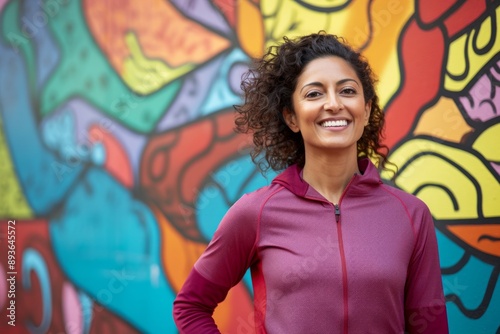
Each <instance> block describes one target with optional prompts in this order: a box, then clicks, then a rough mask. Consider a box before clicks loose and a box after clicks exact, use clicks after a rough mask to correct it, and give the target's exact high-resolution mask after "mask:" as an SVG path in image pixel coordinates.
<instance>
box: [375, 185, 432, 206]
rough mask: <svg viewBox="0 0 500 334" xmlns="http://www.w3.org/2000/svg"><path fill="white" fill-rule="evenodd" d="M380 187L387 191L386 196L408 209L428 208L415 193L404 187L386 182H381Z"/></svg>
mask: <svg viewBox="0 0 500 334" xmlns="http://www.w3.org/2000/svg"><path fill="white" fill-rule="evenodd" d="M382 189H383V190H384V191H385V192H386V193H387V195H388V196H391V197H393V198H394V199H395V200H397V201H398V202H400V203H401V204H402V205H404V206H405V207H407V208H409V209H415V210H425V211H427V210H429V208H428V206H427V204H426V203H425V202H424V201H423V200H422V199H420V198H418V197H417V196H416V195H414V194H412V193H410V192H407V191H406V190H404V189H401V188H398V187H396V186H395V185H391V184H387V183H383V184H382Z"/></svg>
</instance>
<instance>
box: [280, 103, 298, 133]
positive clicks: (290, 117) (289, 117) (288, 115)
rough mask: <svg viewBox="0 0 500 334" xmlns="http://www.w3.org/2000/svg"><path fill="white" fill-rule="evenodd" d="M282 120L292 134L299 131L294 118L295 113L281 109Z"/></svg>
mask: <svg viewBox="0 0 500 334" xmlns="http://www.w3.org/2000/svg"><path fill="white" fill-rule="evenodd" d="M282 113H283V118H284V119H285V123H286V125H288V127H289V128H290V130H292V131H293V132H295V133H297V132H299V131H300V128H299V126H298V124H297V118H296V117H295V113H294V112H292V111H291V110H290V109H288V108H284V109H283V112H282Z"/></svg>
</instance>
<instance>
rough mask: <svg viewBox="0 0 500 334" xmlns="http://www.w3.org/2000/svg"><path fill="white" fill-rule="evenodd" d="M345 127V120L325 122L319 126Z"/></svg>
mask: <svg viewBox="0 0 500 334" xmlns="http://www.w3.org/2000/svg"><path fill="white" fill-rule="evenodd" d="M346 125H347V121H346V120H345V119H343V120H339V121H325V122H323V123H321V126H322V127H324V128H328V127H335V126H346Z"/></svg>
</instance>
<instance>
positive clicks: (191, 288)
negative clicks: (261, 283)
mask: <svg viewBox="0 0 500 334" xmlns="http://www.w3.org/2000/svg"><path fill="white" fill-rule="evenodd" d="M256 205H257V206H256ZM259 209H260V208H259V205H258V203H253V200H252V199H251V197H250V196H247V195H246V196H244V197H242V198H241V199H240V200H239V201H237V202H236V203H235V204H234V205H233V206H232V207H231V208H230V209H229V210H228V212H227V213H226V215H225V216H224V218H223V219H222V221H221V223H220V224H219V227H218V228H217V231H216V232H215V234H214V236H213V238H212V240H211V242H210V243H209V245H208V246H207V249H206V250H205V251H204V252H203V254H202V255H201V257H200V258H199V259H198V261H197V262H196V263H195V265H194V268H193V269H192V271H191V273H190V274H189V276H188V278H187V280H186V282H185V283H184V285H183V286H182V288H181V290H180V291H179V293H178V295H177V297H176V299H175V301H174V310H173V313H174V320H175V323H176V325H177V327H178V329H179V330H180V332H181V333H183V334H190V333H193V334H199V333H204V334H205V333H207V334H212V333H220V332H219V330H218V329H217V326H216V324H215V322H214V319H213V317H212V315H213V312H214V310H215V308H216V307H217V305H218V304H219V303H220V302H222V301H223V300H224V299H225V298H226V296H227V293H228V292H229V290H230V289H231V288H232V287H233V286H234V285H236V284H237V283H238V282H239V281H240V280H241V279H242V278H243V275H244V274H245V272H246V270H247V269H248V268H249V267H250V265H251V264H252V262H253V261H254V252H255V251H254V250H255V241H256V229H257V227H256V226H257V212H258V211H259Z"/></svg>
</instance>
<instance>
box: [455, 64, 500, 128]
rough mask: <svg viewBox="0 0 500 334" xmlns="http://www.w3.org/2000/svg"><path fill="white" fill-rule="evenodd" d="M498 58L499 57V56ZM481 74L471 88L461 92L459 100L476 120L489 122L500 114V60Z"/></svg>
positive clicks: (468, 113)
mask: <svg viewBox="0 0 500 334" xmlns="http://www.w3.org/2000/svg"><path fill="white" fill-rule="evenodd" d="M497 58H498V57H497ZM486 70H487V71H486V73H484V74H483V75H480V76H479V77H478V78H477V79H476V82H475V83H474V84H473V85H472V87H471V88H470V89H469V90H465V91H464V92H460V93H461V95H462V94H463V93H466V94H465V96H460V98H459V101H460V103H461V106H462V108H463V109H464V110H465V112H466V113H467V115H468V116H469V117H470V118H471V119H472V120H476V121H481V122H487V121H489V120H491V119H493V118H496V117H498V116H499V115H500V60H499V61H495V62H493V64H492V66H491V68H488V67H486Z"/></svg>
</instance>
